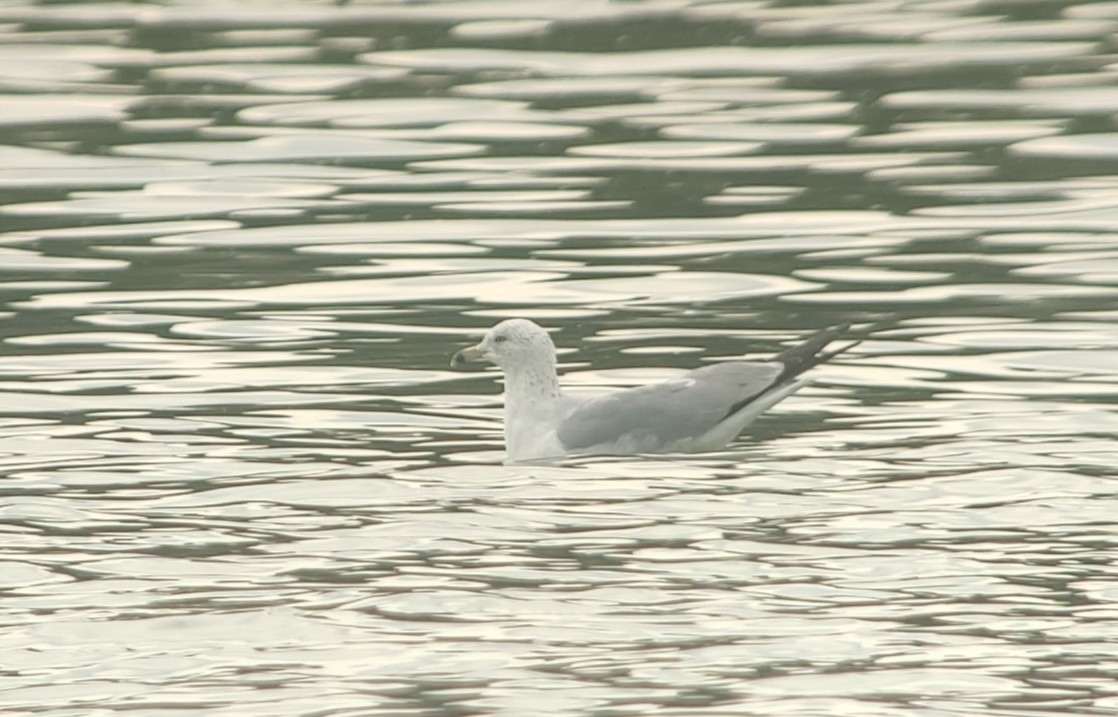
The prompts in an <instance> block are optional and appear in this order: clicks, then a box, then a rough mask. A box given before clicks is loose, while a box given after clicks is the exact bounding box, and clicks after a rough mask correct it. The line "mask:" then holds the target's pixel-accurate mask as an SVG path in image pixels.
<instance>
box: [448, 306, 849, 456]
mask: <svg viewBox="0 0 1118 717" xmlns="http://www.w3.org/2000/svg"><path fill="white" fill-rule="evenodd" d="M849 328H850V324H842V325H839V326H833V327H831V328H827V329H823V330H822V331H819V332H817V333H815V334H813V335H812V336H810V337H808V338H807V339H806V340H805V341H804V342H802V343H800V344H798V345H796V346H793V347H791V348H789V349H786V350H784V351H782V352H781V353H779V354H777V355H775V356H773V357H772V359H770V360H768V361H723V362H721V363H716V364H712V365H710V366H704V367H702V368H699V369H695V370H694V371H689V372H688V373H686V374H684V375H682V376H680V377H679V378H674V379H671V380H668V381H662V382H660V383H654V384H650V385H647V386H640V387H637V388H630V389H625V390H621V391H615V392H613V393H610V394H607V395H605V396H600V397H597V398H591V399H588V400H579V399H575V398H572V397H570V396H567V395H566V394H565V393H564V392H563V390H562V389H561V388H560V387H559V377H558V375H557V374H556V370H555V345H554V344H553V343H552V341H551V337H550V336H549V335H548V333H547V332H546V331H544V330H543V329H542V328H540V327H539V326H538V325H537V324H535V323H533V322H532V321H529V320H527V319H508V320H507V321H502V322H501V323H499V324H497V325H496V326H494V327H493V328H491V329H490V330H489V331H488V332H487V333H486V334H485V337H484V338H483V339H482V340H481V342H480V343H478V344H477V345H476V346H471V347H469V348H465V349H462V350H461V351H459V352H458V353H456V354H454V357H453V358H452V359H451V365H452V366H455V367H457V366H459V365H460V364H461V363H462V362H464V361H479V360H485V361H491V362H493V363H495V364H497V365H498V366H499V367H500V368H501V370H502V371H504V374H505V396H504V400H505V449H506V452H507V454H508V460H510V461H528V460H539V459H546V458H558V457H562V456H565V455H569V454H572V453H610V454H631V453H698V452H702V451H713V450H718V449H720V448H724V447H725V446H726V445H727V444H729V443H730V442H731V441H733V440H734V439H735V438H736V437H737V436H738V434H739V433H741V431H742V429H744V428H745V427H746V426H747V425H749V424H750V423H751V422H752V421H753V419H754V418H756V417H757V415H758V414H760V413H761V412H763V411H764V410H765V409H767V408H769V407H771V406H772V405H774V404H775V403H777V402H778V401H780V400H781V399H783V398H785V397H786V396H788V395H789V394H791V393H793V392H795V391H796V390H797V389H799V388H800V387H802V386H803V385H804V384H806V383H808V381H810V378H808V377H806V376H803V375H802V374H803V373H804V372H805V371H807V370H808V369H810V368H812V367H814V366H817V365H819V364H821V363H823V362H825V361H827V360H829V359H831V358H833V357H835V356H837V355H838V354H840V353H842V352H843V351H846V350H847V349H849V348H851V347H853V346H854V345H855V343H856V342H855V343H851V344H848V345H845V346H843V347H841V348H839V349H835V350H832V351H824V349H825V348H826V347H827V345H828V344H829V343H831V342H832V341H834V340H835V339H836V338H838V337H839V336H841V335H842V334H844V333H845V332H846V331H847V330H848V329H849Z"/></svg>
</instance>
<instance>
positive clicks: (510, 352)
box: [450, 319, 555, 370]
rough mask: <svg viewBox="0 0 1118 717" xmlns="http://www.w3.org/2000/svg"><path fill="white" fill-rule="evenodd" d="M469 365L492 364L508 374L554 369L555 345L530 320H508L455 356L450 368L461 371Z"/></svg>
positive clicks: (545, 333)
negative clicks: (520, 369)
mask: <svg viewBox="0 0 1118 717" xmlns="http://www.w3.org/2000/svg"><path fill="white" fill-rule="evenodd" d="M466 361H490V362H492V363H495V364H497V365H498V366H500V367H501V368H502V369H505V370H508V369H509V368H511V367H518V366H532V365H537V364H541V363H542V364H544V365H547V366H554V364H555V344H553V343H552V342H551V337H550V336H548V334H547V332H546V331H544V330H543V329H542V328H540V327H539V325H538V324H536V323H534V322H532V321H529V320H528V319H508V320H506V321H502V322H501V323H499V324H497V325H496V326H494V327H493V328H491V329H489V331H488V332H487V333H486V334H485V338H483V339H482V340H481V342H480V343H478V344H477V345H476V346H470V347H469V348H465V349H462V350H461V351H459V352H458V353H456V354H454V356H453V357H451V359H450V365H451V366H452V367H455V368H457V367H458V366H461V365H462V364H463V363H465V362H466Z"/></svg>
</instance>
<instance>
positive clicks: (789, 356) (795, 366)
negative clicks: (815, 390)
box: [773, 321, 862, 383]
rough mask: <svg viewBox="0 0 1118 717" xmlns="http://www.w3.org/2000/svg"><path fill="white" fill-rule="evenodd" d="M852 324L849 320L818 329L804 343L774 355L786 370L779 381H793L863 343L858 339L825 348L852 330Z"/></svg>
mask: <svg viewBox="0 0 1118 717" xmlns="http://www.w3.org/2000/svg"><path fill="white" fill-rule="evenodd" d="M852 326H853V324H851V323H850V322H848V321H847V322H843V323H841V324H837V325H835V326H831V327H828V328H826V329H823V330H821V331H817V332H816V333H814V334H812V335H811V336H809V337H808V338H807V339H806V340H805V341H804V342H803V343H800V344H797V345H796V346H792V347H790V348H787V349H784V350H783V351H781V352H780V353H778V354H777V355H776V356H774V357H773V360H774V361H779V362H780V363H782V364H784V371H783V372H781V374H780V378H779V379H777V383H786V382H787V381H791V380H792V379H794V378H796V377H797V376H799V375H800V374H802V373H803V372H805V371H807V370H808V369H811V368H813V367H815V366H818V365H819V364H821V363H825V362H827V361H830V360H831V359H833V358H834V357H835V356H838V355H839V354H841V353H845V352H846V351H849V350H850V349H852V348H854V347H855V346H857V345H858V344H860V343H862V340H861V339H858V340H856V341H853V342H851V343H849V344H846V345H845V346H841V347H839V348H837V349H834V350H832V351H824V350H823V349H825V348H826V347H827V345H828V344H830V343H831V342H832V341H834V340H835V339H837V338H839V337H840V336H842V335H843V334H845V333H847V332H848V331H850V329H851V327H852Z"/></svg>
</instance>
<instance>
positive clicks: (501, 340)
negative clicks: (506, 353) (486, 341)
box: [493, 336, 509, 344]
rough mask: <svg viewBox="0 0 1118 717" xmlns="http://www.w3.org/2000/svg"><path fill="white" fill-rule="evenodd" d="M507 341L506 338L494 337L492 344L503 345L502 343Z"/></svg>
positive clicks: (507, 338)
mask: <svg viewBox="0 0 1118 717" xmlns="http://www.w3.org/2000/svg"><path fill="white" fill-rule="evenodd" d="M508 340H509V337H508V336H494V337H493V343H495V344H503V343H504V342H506V341H508Z"/></svg>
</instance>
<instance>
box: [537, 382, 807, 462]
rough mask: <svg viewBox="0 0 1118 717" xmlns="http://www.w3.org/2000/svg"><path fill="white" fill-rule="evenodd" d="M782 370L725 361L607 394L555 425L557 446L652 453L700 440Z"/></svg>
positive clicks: (766, 386) (752, 397) (758, 394)
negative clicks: (617, 446)
mask: <svg viewBox="0 0 1118 717" xmlns="http://www.w3.org/2000/svg"><path fill="white" fill-rule="evenodd" d="M785 368H786V367H785V365H784V364H783V363H780V362H775V361H774V362H765V363H752V362H747V361H730V362H726V363H720V364H715V365H713V366H705V367H703V368H700V369H697V370H695V371H691V372H690V373H688V374H686V375H684V376H682V377H680V378H678V379H674V380H671V381H665V382H663V383H656V384H652V385H651V386H641V387H639V388H630V389H627V390H624V391H618V392H616V393H611V394H609V395H607V396H602V397H601V398H596V399H593V400H591V401H588V402H586V403H584V404H583V405H581V406H579V407H578V408H577V409H575V410H574V411H573V412H572V413H571V414H570V415H569V416H567V417H566V418H565V419H564V420H563V422H562V423H560V424H559V428H558V436H559V440H560V441H562V442H563V445H564V446H566V448H567V449H568V450H576V451H577V450H581V449H587V448H592V447H594V446H600V445H603V444H607V445H608V444H612V443H616V442H619V441H625V442H629V443H633V444H635V445H640V446H646V447H647V448H648V449H650V450H652V449H655V447H657V446H663V445H666V444H670V443H672V442H674V441H680V440H685V439H689V438H694V437H697V436H701V435H703V434H705V433H706V432H707V431H709V430H711V429H712V428H714V427H715V426H717V425H718V424H719V423H721V422H722V421H723V420H724V419H726V418H728V417H729V416H731V415H733V414H734V413H736V412H737V411H739V410H740V409H741V408H742V407H744V406H745V405H746V404H748V403H749V402H750V401H751V400H753V399H754V398H757V397H758V396H760V395H761V394H763V393H764V392H765V391H766V390H768V389H770V388H772V387H773V386H774V385H776V384H777V383H779V382H781V379H782V378H783V374H784V373H785Z"/></svg>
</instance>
